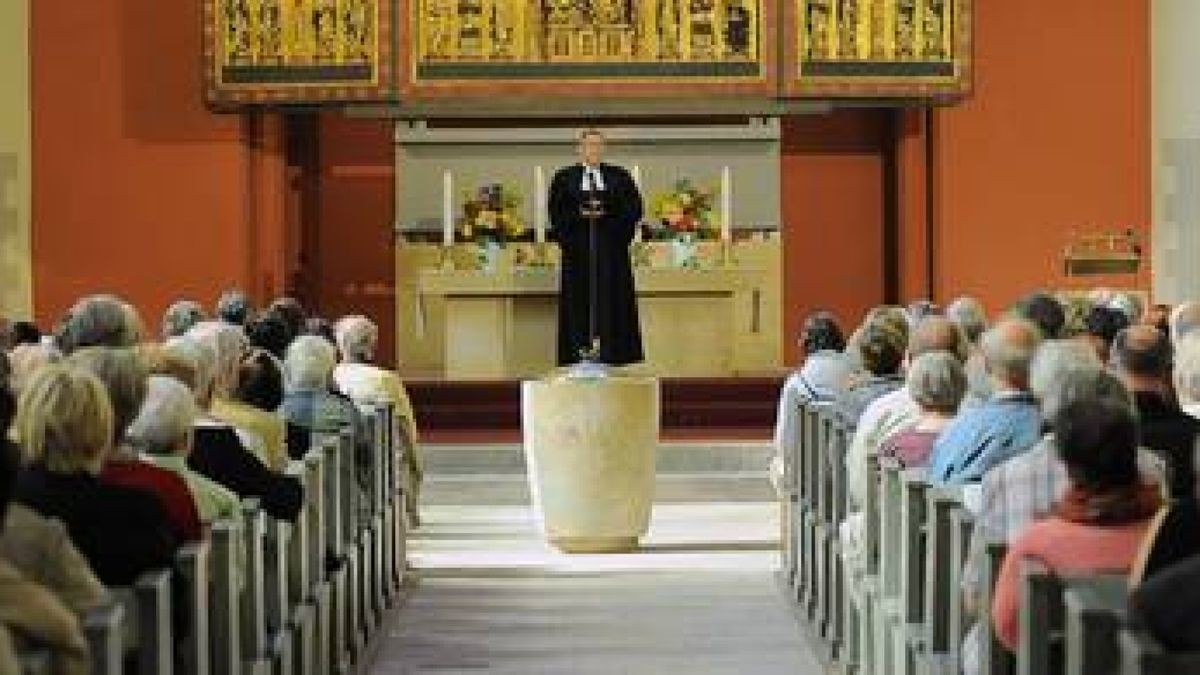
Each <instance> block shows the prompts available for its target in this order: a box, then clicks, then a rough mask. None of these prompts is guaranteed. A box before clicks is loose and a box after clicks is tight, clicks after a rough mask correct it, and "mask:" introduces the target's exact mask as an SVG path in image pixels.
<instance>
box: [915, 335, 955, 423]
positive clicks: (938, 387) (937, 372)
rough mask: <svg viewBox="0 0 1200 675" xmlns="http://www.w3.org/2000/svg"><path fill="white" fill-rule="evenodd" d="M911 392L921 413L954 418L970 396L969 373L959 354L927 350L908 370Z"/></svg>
mask: <svg viewBox="0 0 1200 675" xmlns="http://www.w3.org/2000/svg"><path fill="white" fill-rule="evenodd" d="M907 382H908V392H909V395H911V396H912V398H913V400H914V401H916V403H917V405H919V406H921V409H922V410H928V411H932V412H937V413H942V414H944V415H953V414H954V413H955V412H957V411H958V406H959V404H961V403H962V400H963V397H964V396H966V394H967V372H966V369H965V368H964V367H963V362H962V361H961V360H960V359H959V358H958V356H957V355H955V354H952V353H950V352H948V351H942V350H938V351H927V352H924V353H922V354H921V355H920V356H918V357H917V358H915V359H913V361H912V363H911V364H909V367H908V378H907Z"/></svg>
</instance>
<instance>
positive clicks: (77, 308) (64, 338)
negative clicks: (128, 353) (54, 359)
mask: <svg viewBox="0 0 1200 675" xmlns="http://www.w3.org/2000/svg"><path fill="white" fill-rule="evenodd" d="M141 334H142V328H141V319H140V318H139V317H138V315H137V311H136V310H135V309H134V308H133V306H132V305H130V304H129V303H127V302H125V301H124V300H121V299H120V298H118V297H116V296H114V295H91V296H88V297H86V298H84V299H82V300H80V301H79V302H77V303H75V305H74V306H72V307H71V309H70V310H69V311H68V312H67V315H66V317H64V318H63V322H62V325H61V326H60V328H59V331H58V348H59V349H61V350H62V351H63V352H64V353H66V354H70V353H71V352H73V351H75V350H77V349H83V348H84V347H133V346H135V345H137V343H138V342H139V341H140V340H141Z"/></svg>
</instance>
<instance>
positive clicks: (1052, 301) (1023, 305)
mask: <svg viewBox="0 0 1200 675" xmlns="http://www.w3.org/2000/svg"><path fill="white" fill-rule="evenodd" d="M1013 313H1014V314H1016V315H1017V316H1018V317H1020V318H1022V319H1025V320H1026V321H1029V322H1030V323H1032V324H1033V325H1035V326H1037V328H1038V330H1040V331H1041V333H1042V337H1043V338H1044V339H1047V340H1053V339H1056V338H1060V337H1062V333H1063V326H1064V325H1066V322H1067V315H1066V312H1065V311H1064V310H1063V306H1062V303H1060V302H1059V301H1058V300H1057V299H1056V298H1055V297H1054V296H1052V295H1050V294H1049V293H1043V292H1040V291H1039V292H1037V293H1030V294H1029V295H1027V296H1025V297H1024V298H1021V299H1020V300H1018V301H1017V304H1016V305H1014V306H1013Z"/></svg>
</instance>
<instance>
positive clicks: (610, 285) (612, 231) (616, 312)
mask: <svg viewBox="0 0 1200 675" xmlns="http://www.w3.org/2000/svg"><path fill="white" fill-rule="evenodd" d="M600 175H601V179H602V182H603V184H604V189H603V190H597V191H595V192H594V193H593V194H594V196H595V198H596V199H599V200H600V203H601V204H602V210H603V213H604V216H603V217H602V218H598V219H597V221H596V250H595V252H594V256H595V263H596V279H597V281H598V283H597V284H596V332H597V334H598V336H599V337H600V356H599V359H598V360H599V361H600V362H601V363H605V364H608V365H612V366H623V365H628V364H631V363H638V362H640V361H642V360H643V358H644V357H643V354H642V332H641V326H640V324H639V323H638V311H637V295H636V293H635V291H634V286H633V266H632V263H631V262H630V256H629V244H630V243H631V242H632V241H633V235H634V232H636V230H637V227H638V223H639V222H641V219H642V196H641V194H639V193H638V189H637V185H635V184H634V182H633V178H632V177H630V175H629V172H628V171H626V170H625V169H623V168H621V167H619V166H613V165H611V164H601V165H600ZM583 186H584V181H583V165H582V164H576V165H574V166H568V167H565V168H563V169H560V170H559V171H558V173H556V174H554V180H553V181H551V183H550V198H549V209H550V224H551V228H552V229H551V232H550V236H551V237H552V238H553V239H554V241H556V242H558V246H559V248H560V249H561V250H562V267H561V275H560V288H559V297H558V364H559V365H560V366H567V365H571V364H574V363H578V362H579V361H580V352H581V351H582V350H585V349H587V348H588V347H589V346H590V345H591V337H590V327H589V323H590V317H589V314H588V305H589V302H590V299H591V298H590V290H591V287H590V281H591V277H590V274H591V271H590V269H589V261H590V257H591V255H592V254H591V253H590V246H589V234H588V221H587V219H586V218H584V217H583V216H582V215H581V214H582V208H583V206H584V202H585V199H586V193H585V192H584V190H583Z"/></svg>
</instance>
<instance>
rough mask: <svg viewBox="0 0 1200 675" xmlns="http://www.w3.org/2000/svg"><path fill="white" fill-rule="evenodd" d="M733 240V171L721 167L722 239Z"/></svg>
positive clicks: (726, 167)
mask: <svg viewBox="0 0 1200 675" xmlns="http://www.w3.org/2000/svg"><path fill="white" fill-rule="evenodd" d="M732 240H733V173H732V172H731V171H730V170H729V167H728V166H725V167H722V168H721V241H723V242H726V243H728V242H730V241H732Z"/></svg>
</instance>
